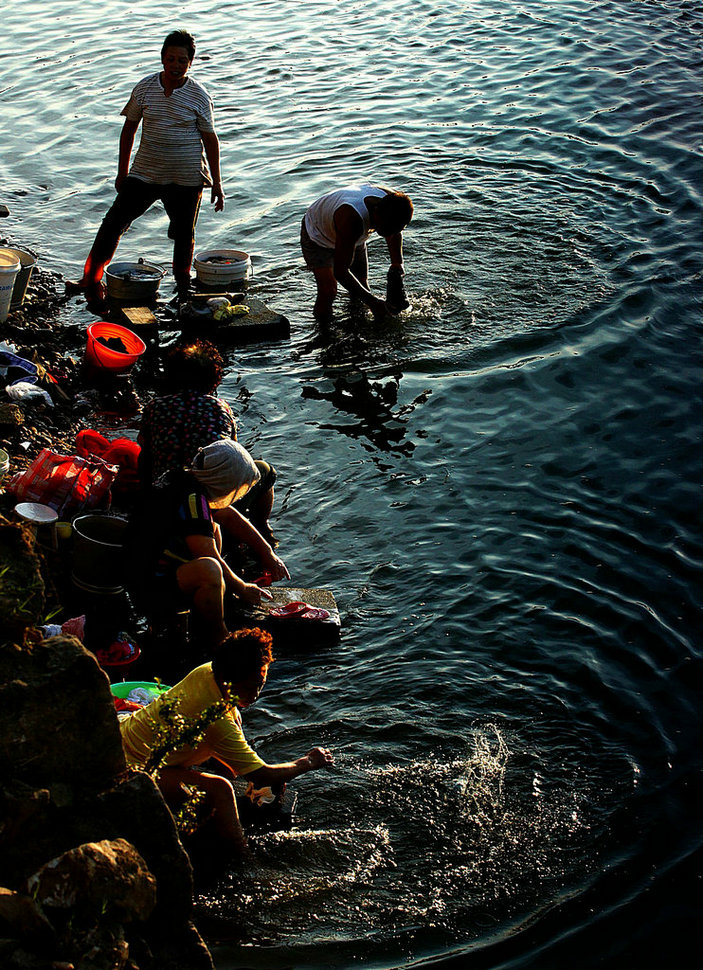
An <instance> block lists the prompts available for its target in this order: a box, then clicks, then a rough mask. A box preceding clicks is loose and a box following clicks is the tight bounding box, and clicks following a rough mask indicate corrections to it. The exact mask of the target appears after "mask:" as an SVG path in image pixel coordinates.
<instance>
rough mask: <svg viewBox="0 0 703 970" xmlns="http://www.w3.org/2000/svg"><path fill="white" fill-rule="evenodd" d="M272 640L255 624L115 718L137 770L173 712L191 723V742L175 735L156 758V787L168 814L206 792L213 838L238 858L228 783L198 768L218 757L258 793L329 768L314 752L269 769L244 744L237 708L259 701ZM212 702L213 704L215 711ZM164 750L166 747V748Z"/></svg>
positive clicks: (239, 836) (323, 752)
mask: <svg viewBox="0 0 703 970" xmlns="http://www.w3.org/2000/svg"><path fill="white" fill-rule="evenodd" d="M271 643H272V640H271V635H270V634H269V633H267V632H265V631H264V630H261V629H259V628H258V627H254V628H253V629H245V630H239V631H237V632H236V633H231V634H230V635H229V636H228V637H227V638H226V639H225V640H223V642H222V643H221V644H220V645H219V646H218V647H217V649H216V651H215V656H214V658H213V660H212V661H211V662H210V663H206V664H203V665H202V666H200V667H196V668H195V669H194V670H192V671H191V672H190V673H189V674H188V675H187V676H186V677H185V678H184V679H183V680H182V681H181V682H180V683H178V684H176V685H175V687H172V688H171V689H170V690H168V691H166V692H164V693H163V694H162V695H161V696H160V697H158V698H157V699H156V700H154V701H152V702H151V704H149V705H147V706H146V707H144V708H142V709H141V710H140V711H136V712H135V713H134V714H131V715H130V716H129V717H127V718H124V719H123V720H122V721H120V731H121V733H122V744H123V747H124V752H125V757H126V759H127V763H128V765H130V766H132V767H134V768H145V767H155V766H154V765H151V764H150V760H151V759H152V758H153V757H154V755H155V754H158V752H157V751H156V749H157V748H158V747H159V745H161V744H163V743H164V736H166V737H167V736H168V727H167V724H168V723H169V722H171V723H172V717H171V716H170V715H171V714H172V713H176V714H177V715H179V716H180V718H181V719H182V720H181V723H185V726H186V731H187V730H188V727H189V726H193V728H194V729H195V730H194V733H195V735H196V736H195V737H193V738H191V739H190V740H192V741H193V743H192V744H190V743H183V741H182V740H180V741H179V740H178V739H177V738H176V739H175V741H173V742H172V744H171V750H170V751H168V753H166V752H164V753H163V755H162V757H163V761H162V762H161V757H160V758H159V761H160V762H161V766H160V767H158V775H157V784H158V786H159V788H160V790H161V793H162V794H163V796H164V799H165V800H166V803H167V804H168V805H169V807H171V808H172V809H173V810H176V809H178V808H180V807H181V805H182V804H183V803H184V802H185V801H186V799H187V797H188V795H187V791H186V789H187V788H196V789H199V790H200V791H202V792H204V793H205V797H206V801H207V804H208V808H209V809H210V811H211V812H212V823H213V825H214V829H215V833H216V835H217V836H218V837H219V839H220V840H221V843H222V846H223V848H225V849H227V850H229V851H231V852H232V853H233V854H235V855H240V854H241V853H242V852H243V851H244V850H245V848H246V840H245V837H244V833H243V831H242V826H241V824H240V821H239V815H238V812H237V802H236V799H235V794H234V789H233V787H232V783H231V781H230V780H228V778H226V777H222V776H221V775H219V774H216V773H214V772H210V771H203V770H202V769H201V768H199V767H198V766H199V765H202V764H204V763H205V762H206V761H208V760H209V759H210V758H215V759H217V760H218V761H219V762H220V763H221V764H222V765H223V766H224V767H225V769H226V770H227V773H228V774H229V776H230V778H233V777H236V776H237V775H240V776H243V777H245V778H246V779H247V781H250V782H252V783H253V784H254V786H255V787H256V788H263V787H274V788H278V787H280V786H282V785H284V784H285V783H286V782H288V781H290V780H291V779H293V778H296V777H297V776H298V775H301V774H303V773H305V772H308V771H314V770H315V769H318V768H327V767H330V766H331V765H332V764H333V763H334V759H333V757H332V755H331V753H330V752H329V750H328V749H327V748H321V747H315V748H312V749H311V750H310V751H308V753H307V754H306V755H303V756H302V757H300V758H297V759H296V760H294V761H287V762H283V763H282V764H274V765H271V764H267V763H266V762H265V761H263V759H262V758H260V757H259V756H258V755H257V754H256V752H255V751H254V750H253V749H252V748H251V747H250V746H249V744H248V743H247V740H246V738H245V737H244V733H243V731H242V719H241V714H240V711H241V710H243V709H245V708H247V707H249V706H250V705H251V704H253V703H254V702H255V701H256V699H257V697H258V696H259V694H260V693H261V691H262V689H263V687H264V684H265V683H266V676H267V673H268V668H269V665H270V664H271V663H272V662H273V654H272V652H271ZM213 705H217V706H216V707H214V709H213ZM213 710H214V715H215V717H214V719H213V720H212V721H211V722H210V723H208V724H207V725H206V726H205V727H204V728H201V729H199V730H198V729H197V722H198V719H200V718H202V716H203V715H204V714H205V712H207V711H213ZM205 720H207V716H206V717H205ZM165 747H166V749H167V750H168V748H169V745H168V743H166V745H165Z"/></svg>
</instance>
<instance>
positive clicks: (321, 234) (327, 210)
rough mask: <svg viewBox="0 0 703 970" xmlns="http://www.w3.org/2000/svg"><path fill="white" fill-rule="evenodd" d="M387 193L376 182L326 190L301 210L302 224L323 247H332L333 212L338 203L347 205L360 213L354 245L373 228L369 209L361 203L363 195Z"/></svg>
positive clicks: (313, 239) (312, 238) (334, 236)
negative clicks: (360, 228) (358, 232)
mask: <svg viewBox="0 0 703 970" xmlns="http://www.w3.org/2000/svg"><path fill="white" fill-rule="evenodd" d="M386 194H387V193H386V192H385V190H384V189H380V188H379V187H378V186H377V185H369V184H368V183H367V184H364V185H349V186H347V188H345V189H337V190H336V191H335V192H328V193H327V195H323V196H322V198H321V199H318V200H317V202H313V204H312V205H311V206H310V208H309V209H308V211H307V212H306V213H305V228H306V230H307V233H308V236H310V239H311V240H312V241H313V242H314V243H316V244H317V245H318V246H322V247H323V248H324V249H334V247H335V242H336V240H337V232H336V229H335V226H334V214H335V212H336V211H337V209H338V208H339V207H340V206H341V205H350V206H351V207H352V208H353V209H354V211H355V212H358V213H359V215H360V216H361V221H362V222H363V224H364V228H363V230H362V233H361V235H360V236H359V238H358V239H357V241H356V243H355V246H362V245H363V244H364V243H365V242H366V240H367V239H368V238H369V236H370V235H371V233H372V232H373V229H372V228H371V226H370V217H369V210H368V209H367V208H366V206H365V205H364V199H365V198H366V196H369V195H372V196H374V198H377V199H382V198H383V196H384V195H386Z"/></svg>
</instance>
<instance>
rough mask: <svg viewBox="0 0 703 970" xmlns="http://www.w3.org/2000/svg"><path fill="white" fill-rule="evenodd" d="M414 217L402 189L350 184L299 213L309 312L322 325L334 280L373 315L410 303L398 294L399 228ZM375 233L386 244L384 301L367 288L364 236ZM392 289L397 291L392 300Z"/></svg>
mask: <svg viewBox="0 0 703 970" xmlns="http://www.w3.org/2000/svg"><path fill="white" fill-rule="evenodd" d="M412 215H413V204H412V202H411V201H410V199H409V198H408V196H407V195H406V194H405V193H404V192H394V191H393V190H392V189H388V188H385V187H383V186H380V185H370V184H365V185H352V186H349V187H348V188H344V189H338V190H337V191H335V192H329V193H328V194H327V195H323V196H322V198H320V199H318V200H317V201H316V202H313V204H312V205H311V206H310V207H309V209H308V210H307V212H306V213H305V216H304V217H303V222H302V226H301V229H300V246H301V249H302V251H303V257H304V259H305V263H306V265H307V267H308V269H309V270H311V271H312V272H313V273H314V274H315V282H316V283H317V299H316V300H315V306H314V309H313V313H314V314H315V317H316V318H317V319H318V320H319V321H320V322H321V323H327V322H329V321H330V319H331V318H332V304H333V303H334V299H335V297H336V295H337V284H338V283H341V285H342V286H343V287H344V288H345V289H347V290H348V291H349V293H350V294H351V296H352V297H356V298H357V299H359V300H361V301H362V303H365V304H366V306H367V307H368V308H369V309H370V310H371V312H372V313H373V315H374V317H375V318H376V319H380V318H382V317H384V316H385V315H386V313H399V312H400V311H401V310H404V309H405V307H406V306H408V303H407V300H406V299H405V297H404V292H402V277H403V274H404V268H403V229H405V227H406V226H407V225H408V223H409V222H410V220H411V219H412ZM373 232H377V233H378V235H379V236H383V238H384V239H385V240H386V245H387V246H388V255H389V256H390V261H391V266H390V270H389V277H388V282H389V294H388V295H389V300H388V301H384V300H381V299H380V298H379V297H377V296H374V294H373V293H372V292H371V290H370V289H369V281H368V276H369V261H368V255H367V251H366V240H367V239H368V238H369V236H370V235H371V233H373ZM393 289H395V291H396V292H397V293H398V296H397V297H396V298H395V299H394V298H393V297H392V293H391V291H392V290H393Z"/></svg>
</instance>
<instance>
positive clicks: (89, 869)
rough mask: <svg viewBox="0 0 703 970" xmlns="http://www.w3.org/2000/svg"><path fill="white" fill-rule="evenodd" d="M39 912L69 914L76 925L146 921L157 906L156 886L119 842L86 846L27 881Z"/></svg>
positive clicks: (131, 848)
mask: <svg viewBox="0 0 703 970" xmlns="http://www.w3.org/2000/svg"><path fill="white" fill-rule="evenodd" d="M27 894H28V895H29V896H31V898H32V899H35V900H36V901H37V902H38V903H39V904H40V906H41V907H42V909H43V910H44V911H51V910H57V909H58V910H68V911H70V913H71V915H72V916H73V917H74V918H76V919H79V920H81V921H93V920H96V919H99V918H102V917H106V916H107V917H110V918H117V919H119V921H120V922H127V923H130V922H132V921H133V920H139V921H142V922H143V921H145V920H147V919H148V918H149V916H150V915H151V913H152V912H153V909H154V906H155V905H156V880H155V879H154V877H153V876H152V874H151V873H150V872H149V870H148V868H147V866H146V863H145V862H144V860H143V859H142V857H141V856H140V855H139V853H138V852H137V850H136V849H135V848H134V846H133V845H130V843H129V842H126V841H125V840H124V839H115V840H113V841H110V840H108V839H105V840H103V841H102V842H88V843H86V844H85V845H79V846H77V847H76V848H75V849H70V850H69V851H68V852H64V853H63V855H61V856H59V857H58V858H57V859H52V860H51V861H50V862H47V863H46V864H45V865H43V866H42V867H41V869H40V870H39V871H38V872H36V873H34V875H32V876H30V878H29V879H28V880H27Z"/></svg>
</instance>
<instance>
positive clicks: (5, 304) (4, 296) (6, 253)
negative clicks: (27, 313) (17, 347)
mask: <svg viewBox="0 0 703 970" xmlns="http://www.w3.org/2000/svg"><path fill="white" fill-rule="evenodd" d="M19 271H20V261H19V259H18V258H17V257H16V256H15V255H14V253H13V252H11V250H9V249H0V323H4V322H5V321H6V320H7V317H8V314H9V312H10V301H11V300H12V290H13V288H14V286H15V280H16V279H17V274H18V273H19Z"/></svg>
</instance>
